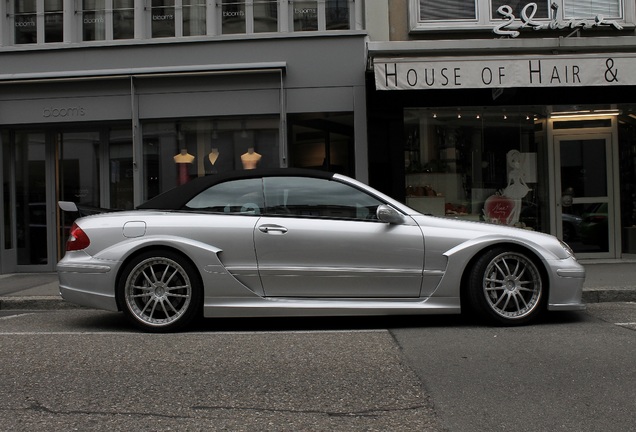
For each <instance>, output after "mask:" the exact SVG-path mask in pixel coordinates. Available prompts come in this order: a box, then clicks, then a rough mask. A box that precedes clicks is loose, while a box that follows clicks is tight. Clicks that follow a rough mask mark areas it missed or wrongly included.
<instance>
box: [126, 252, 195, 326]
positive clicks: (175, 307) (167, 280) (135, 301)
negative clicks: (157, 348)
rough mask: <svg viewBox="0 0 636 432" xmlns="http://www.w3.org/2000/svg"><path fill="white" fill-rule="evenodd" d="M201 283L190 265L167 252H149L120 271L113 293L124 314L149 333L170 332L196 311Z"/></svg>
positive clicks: (183, 323) (192, 317)
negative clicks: (117, 284)
mask: <svg viewBox="0 0 636 432" xmlns="http://www.w3.org/2000/svg"><path fill="white" fill-rule="evenodd" d="M202 291H203V290H202V286H201V282H200V280H199V277H198V275H197V273H196V269H195V268H194V266H193V265H192V264H191V263H190V262H189V261H187V260H186V259H184V258H183V257H181V256H180V255H178V254H176V253H174V252H170V251H149V252H145V253H143V254H141V255H139V256H138V257H136V258H135V259H133V260H132V261H131V262H130V263H128V265H127V266H126V268H125V269H124V271H123V273H122V277H121V280H120V282H119V286H118V289H117V295H118V298H119V301H120V304H121V305H122V309H123V310H124V314H125V315H126V317H127V318H128V319H129V320H130V321H131V322H132V323H133V324H134V325H135V326H137V327H139V328H141V329H143V330H146V331H150V332H170V331H176V330H180V329H182V328H183V327H185V326H186V325H188V324H189V323H190V322H191V321H192V320H193V319H194V318H195V317H196V316H197V314H198V313H199V310H200V306H201V297H202Z"/></svg>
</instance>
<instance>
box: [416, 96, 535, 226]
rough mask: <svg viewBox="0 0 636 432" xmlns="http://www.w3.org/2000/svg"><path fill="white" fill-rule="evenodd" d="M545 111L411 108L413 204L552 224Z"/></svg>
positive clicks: (453, 213)
mask: <svg viewBox="0 0 636 432" xmlns="http://www.w3.org/2000/svg"><path fill="white" fill-rule="evenodd" d="M538 113H539V110H532V109H530V110H528V111H527V112H526V111H524V112H515V111H512V110H510V109H507V110H502V109H496V110H491V111H489V110H488V109H483V110H475V109H471V110H463V109H459V110H457V109H441V110H439V111H438V110H433V109H407V110H405V127H406V131H405V132H406V148H405V171H406V203H407V204H408V205H409V206H411V207H413V208H414V209H416V210H418V211H420V212H422V213H425V214H432V215H437V216H447V217H457V218H462V219H470V220H479V221H487V222H491V223H498V224H505V225H513V226H520V227H525V228H531V229H537V230H545V228H546V225H547V214H543V213H542V212H541V211H540V210H541V209H542V208H543V207H544V205H543V203H544V202H545V199H546V198H547V185H545V184H539V178H541V177H540V176H539V175H538V172H539V171H540V169H547V166H546V165H547V163H545V162H543V161H545V160H547V159H546V157H547V155H546V149H545V148H543V144H542V143H543V142H545V140H544V134H545V132H544V124H543V123H544V120H541V118H542V116H541V115H539V114H538ZM542 178H546V179H547V176H543V177H542ZM544 213H545V212H544ZM542 225H543V226H542Z"/></svg>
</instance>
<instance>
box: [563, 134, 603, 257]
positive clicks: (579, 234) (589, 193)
mask: <svg viewBox="0 0 636 432" xmlns="http://www.w3.org/2000/svg"><path fill="white" fill-rule="evenodd" d="M581 132H582V131H581ZM554 142H555V159H556V169H557V175H556V181H555V186H556V193H557V195H556V196H557V205H556V209H557V210H556V213H557V236H558V237H559V238H562V239H563V240H564V241H565V242H567V243H568V244H569V245H570V247H572V249H573V250H574V252H575V253H576V254H577V256H579V257H584V258H612V257H614V232H615V226H614V200H613V181H612V165H611V163H612V157H611V154H612V153H611V150H612V149H611V143H612V135H611V134H610V133H578V132H577V133H576V134H572V135H563V136H559V135H557V136H555V137H554Z"/></svg>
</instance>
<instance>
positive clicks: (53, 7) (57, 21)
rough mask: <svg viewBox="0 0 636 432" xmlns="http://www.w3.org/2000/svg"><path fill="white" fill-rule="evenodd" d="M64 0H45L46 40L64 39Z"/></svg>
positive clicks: (58, 40)
mask: <svg viewBox="0 0 636 432" xmlns="http://www.w3.org/2000/svg"><path fill="white" fill-rule="evenodd" d="M63 4H64V2H63V0H44V42H47V43H48V42H62V41H63V40H64V26H63V22H64V10H63V9H64V8H63Z"/></svg>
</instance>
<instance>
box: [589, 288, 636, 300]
mask: <svg viewBox="0 0 636 432" xmlns="http://www.w3.org/2000/svg"><path fill="white" fill-rule="evenodd" d="M583 301H584V302H585V303H608V302H636V291H635V290H633V289H628V290H626V289H620V288H619V289H617V288H605V289H587V290H584V291H583Z"/></svg>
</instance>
